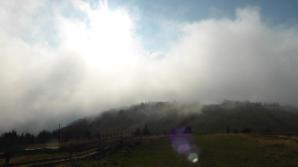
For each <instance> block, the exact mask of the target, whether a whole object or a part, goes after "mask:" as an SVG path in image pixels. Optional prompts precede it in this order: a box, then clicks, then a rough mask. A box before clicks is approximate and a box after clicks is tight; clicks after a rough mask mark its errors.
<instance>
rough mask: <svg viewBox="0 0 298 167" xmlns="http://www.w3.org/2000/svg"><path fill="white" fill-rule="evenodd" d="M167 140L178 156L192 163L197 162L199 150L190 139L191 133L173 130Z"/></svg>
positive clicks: (181, 129)
mask: <svg viewBox="0 0 298 167" xmlns="http://www.w3.org/2000/svg"><path fill="white" fill-rule="evenodd" d="M169 138H170V141H171V145H172V147H173V149H174V150H175V151H176V152H177V153H178V154H180V155H183V156H185V157H186V158H187V159H188V160H189V161H190V162H192V163H196V162H198V161H199V154H198V152H199V149H198V147H197V145H196V144H195V142H194V140H193V138H192V134H191V132H187V128H185V127H182V128H177V129H173V130H172V131H171V133H170V135H169Z"/></svg>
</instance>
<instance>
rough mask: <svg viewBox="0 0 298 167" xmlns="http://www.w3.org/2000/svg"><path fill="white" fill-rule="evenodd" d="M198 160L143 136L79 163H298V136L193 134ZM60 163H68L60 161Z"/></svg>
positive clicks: (178, 166)
mask: <svg viewBox="0 0 298 167" xmlns="http://www.w3.org/2000/svg"><path fill="white" fill-rule="evenodd" d="M194 138H195V142H196V144H197V145H198V147H199V148H200V155H199V156H200V160H199V162H198V163H191V162H190V161H188V160H187V158H186V157H185V156H182V155H178V154H177V153H176V152H175V151H174V150H173V148H172V147H171V144H170V141H169V139H168V138H165V137H164V138H153V139H146V140H145V141H144V142H143V143H142V144H140V145H138V146H136V147H135V148H133V149H131V150H127V149H122V150H120V151H117V152H113V153H109V154H108V155H107V156H105V157H104V158H103V159H101V160H92V159H91V160H83V161H79V162H76V164H77V165H78V166H86V167H89V166H122V167H192V166H200V167H267V166H268V167H297V166H298V139H297V138H294V137H292V138H290V137H283V136H261V135H241V134H238V135H227V134H216V135H196V136H194ZM59 166H71V165H70V164H61V165H59Z"/></svg>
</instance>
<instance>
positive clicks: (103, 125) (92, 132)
mask: <svg viewBox="0 0 298 167" xmlns="http://www.w3.org/2000/svg"><path fill="white" fill-rule="evenodd" d="M297 120H298V111H297V109H296V108H294V107H284V106H280V105H277V104H261V103H250V102H233V101H225V102H223V103H222V104H216V105H203V106H200V105H199V104H196V103H191V104H178V103H170V102H152V103H146V104H145V103H142V104H138V105H133V106H131V107H126V108H122V109H114V110H110V111H106V112H104V113H103V114H100V115H98V116H95V117H92V118H91V117H89V118H83V119H80V120H77V121H75V122H73V123H71V124H70V125H68V126H66V127H64V128H63V129H62V133H63V134H64V136H73V137H81V136H96V135H98V134H109V133H119V132H124V131H125V132H129V133H133V132H136V131H141V130H142V129H144V128H145V127H146V128H148V129H149V130H150V132H151V133H166V132H168V131H169V130H171V129H173V128H176V127H180V126H190V127H191V128H192V130H193V131H195V132H204V133H217V132H234V133H237V132H246V133H249V132H257V133H297V132H298V122H297Z"/></svg>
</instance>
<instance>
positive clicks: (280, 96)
mask: <svg viewBox="0 0 298 167" xmlns="http://www.w3.org/2000/svg"><path fill="white" fill-rule="evenodd" d="M9 2H10V3H8V2H6V1H5V2H4V1H3V2H1V3H2V4H1V5H0V6H1V9H0V11H2V13H1V15H0V21H1V23H3V25H5V26H4V27H2V28H0V46H1V50H0V91H1V94H0V112H1V117H0V127H1V128H2V130H6V129H9V128H13V127H16V126H19V125H23V124H26V123H27V122H30V121H34V120H41V121H37V122H39V124H40V128H43V126H48V124H47V123H46V122H47V121H46V120H54V119H55V118H70V117H71V118H72V117H76V116H77V115H86V114H90V113H93V112H99V111H101V110H103V109H105V108H109V107H116V106H121V105H128V104H132V103H136V102H139V101H156V100H195V101H202V102H218V101H221V100H223V99H235V100H260V101H279V102H282V103H289V104H297V103H298V101H297V99H298V95H297V94H296V93H295V92H297V90H298V86H297V85H298V75H297V74H296V71H298V66H297V63H298V58H297V53H298V47H297V45H298V30H297V28H295V27H278V26H272V25H267V24H265V23H264V22H263V21H262V18H261V16H260V12H259V10H260V9H258V8H244V9H237V10H236V18H235V19H228V18H222V19H214V18H210V19H205V20H201V21H197V22H193V23H183V24H182V23H178V24H179V25H177V27H182V28H181V32H182V33H181V34H180V36H179V38H178V40H176V41H173V42H172V44H171V45H170V49H169V50H168V51H167V52H166V53H162V54H163V55H160V53H159V54H154V53H153V54H149V53H147V51H146V50H145V49H144V48H143V47H142V46H141V44H140V42H139V41H138V37H137V36H136V33H135V26H136V25H135V24H136V23H135V22H134V21H133V20H134V19H133V18H132V16H131V15H129V14H128V11H127V10H126V9H117V10H115V11H102V10H100V9H92V8H90V7H89V6H88V4H86V3H83V1H73V2H74V3H73V5H74V7H75V8H76V9H77V10H80V11H81V12H83V13H85V14H86V16H87V18H86V19H74V18H70V17H66V16H64V15H62V14H61V12H59V11H52V12H44V13H46V14H48V13H52V14H53V16H52V17H54V18H55V19H54V20H55V21H54V22H53V23H52V24H53V25H51V26H53V27H54V29H56V30H57V34H53V36H54V35H57V39H59V42H58V46H57V47H55V46H49V45H48V44H46V43H47V41H44V42H40V43H37V42H32V41H30V40H26V38H24V34H27V35H28V34H29V36H30V35H31V36H32V35H34V34H35V33H32V32H35V31H38V32H43V26H44V25H45V23H44V22H40V21H39V20H42V19H39V20H37V21H36V20H35V19H34V15H35V13H36V11H40V10H41V8H42V9H45V8H44V6H45V3H46V2H43V1H38V2H39V3H38V4H36V3H37V1H32V3H29V4H31V5H32V6H31V5H29V6H28V7H23V6H26V5H20V4H19V5H17V6H18V7H17V8H16V9H14V8H13V6H14V5H16V3H22V2H23V1H17V0H15V1H9ZM3 3H5V4H3ZM19 6H21V7H19ZM30 6H31V7H30ZM16 10H17V12H15V11H16ZM48 10H52V9H48ZM46 14H45V15H41V16H39V18H43V17H44V18H47V19H46V20H48V18H49V16H48V15H46ZM41 24H42V25H41ZM47 24H49V23H47ZM45 33H46V32H45ZM47 35H49V34H47ZM47 35H45V36H47ZM35 38H38V36H35ZM156 43H157V44H158V41H156ZM157 53H158V52H157ZM150 55H158V58H156V57H154V56H150ZM43 121H44V123H42V122H43Z"/></svg>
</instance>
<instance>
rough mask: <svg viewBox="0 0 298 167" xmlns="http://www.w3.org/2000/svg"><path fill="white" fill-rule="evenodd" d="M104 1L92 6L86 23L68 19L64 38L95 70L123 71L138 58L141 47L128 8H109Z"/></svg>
mask: <svg viewBox="0 0 298 167" xmlns="http://www.w3.org/2000/svg"><path fill="white" fill-rule="evenodd" d="M103 4H104V3H101V7H100V8H98V9H89V11H88V12H87V14H88V21H86V22H69V21H64V23H63V25H62V28H61V29H63V32H62V34H63V40H64V43H65V44H66V45H65V46H66V47H67V48H68V49H70V50H71V51H75V52H78V53H79V55H83V57H82V59H83V60H84V61H85V62H86V63H87V65H88V66H89V67H90V68H92V70H95V72H96V70H99V69H100V70H108V71H111V70H112V71H119V69H122V68H121V67H123V66H127V65H128V64H132V63H133V62H134V61H135V60H136V56H137V51H138V49H137V48H138V46H137V44H136V42H135V39H134V35H133V34H134V33H133V21H132V19H131V17H130V16H129V14H128V12H127V11H126V10H124V9H118V10H109V9H108V6H107V4H104V5H103Z"/></svg>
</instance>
